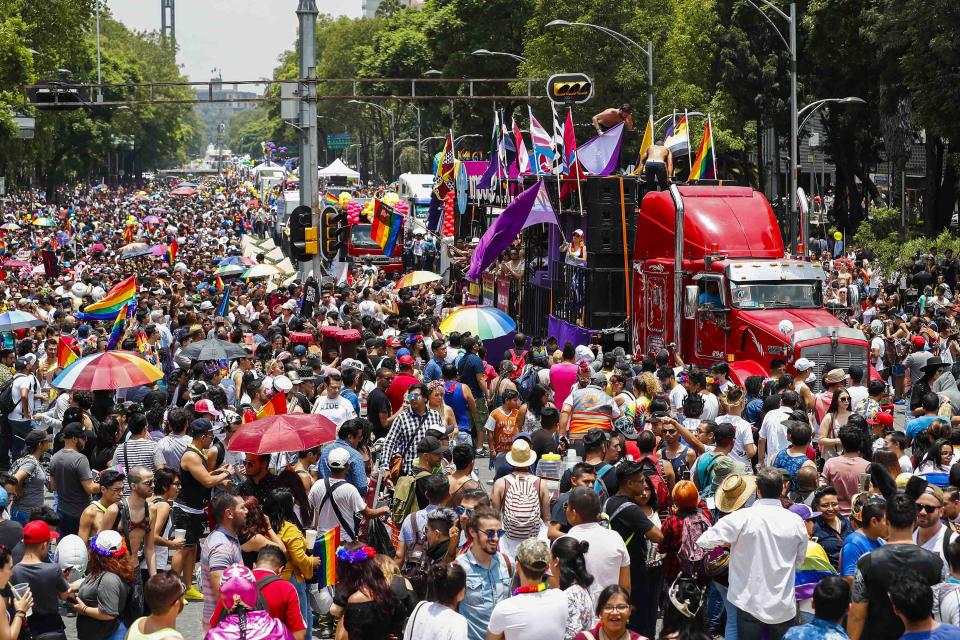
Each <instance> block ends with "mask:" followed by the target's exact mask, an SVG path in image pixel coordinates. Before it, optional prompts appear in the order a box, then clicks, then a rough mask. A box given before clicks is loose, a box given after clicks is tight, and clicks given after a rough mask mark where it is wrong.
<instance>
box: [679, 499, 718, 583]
mask: <svg viewBox="0 0 960 640" xmlns="http://www.w3.org/2000/svg"><path fill="white" fill-rule="evenodd" d="M709 528H710V520H708V519H707V517H706V516H705V515H704V514H703V511H701V510H700V509H697V510H696V511H695V512H694V513H692V514H691V515H689V516H687V517H686V518H684V520H683V531H682V532H681V534H680V549H679V550H678V551H677V566H678V567H679V568H680V576H686V577H688V578H694V579H696V578H700V577H702V576H704V575H706V572H707V551H706V549H703V548H701V547H700V546H698V545H697V539H698V538H699V537H700V536H701V535H703V532H704V531H706V530H707V529H709Z"/></svg>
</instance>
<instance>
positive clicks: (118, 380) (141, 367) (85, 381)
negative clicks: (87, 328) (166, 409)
mask: <svg viewBox="0 0 960 640" xmlns="http://www.w3.org/2000/svg"><path fill="white" fill-rule="evenodd" d="M162 377H163V371H160V369H157V368H156V367H155V366H153V365H152V364H150V363H149V362H147V361H146V360H144V359H143V358H142V357H140V354H138V353H133V352H132V351H105V352H104V353H95V354H93V355H91V356H87V357H85V358H80V359H79V360H77V361H76V362H74V363H73V364H71V365H70V366H69V367H67V368H66V369H64V370H63V371H62V372H61V373H60V375H58V376H57V377H56V378H54V380H53V386H55V387H57V388H58V389H73V390H80V391H101V390H113V389H126V388H128V387H139V386H140V385H144V384H149V383H151V382H156V381H157V380H159V379H160V378H162Z"/></svg>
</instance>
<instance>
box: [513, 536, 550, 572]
mask: <svg viewBox="0 0 960 640" xmlns="http://www.w3.org/2000/svg"><path fill="white" fill-rule="evenodd" d="M516 557H517V562H519V563H520V564H521V565H523V566H524V567H527V568H528V569H533V570H534V571H543V570H544V569H546V568H547V566H548V565H549V564H550V549H549V548H548V547H547V543H546V542H544V541H543V540H540V539H538V538H527V539H526V540H524V541H523V542H521V543H520V545H519V546H518V547H517V556H516Z"/></svg>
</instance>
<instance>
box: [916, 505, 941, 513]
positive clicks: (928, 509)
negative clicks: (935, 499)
mask: <svg viewBox="0 0 960 640" xmlns="http://www.w3.org/2000/svg"><path fill="white" fill-rule="evenodd" d="M939 508H940V505H933V504H919V503H917V511H920V510H921V509H923V510H924V511H926V512H927V513H933V512H934V511H936V510H937V509H939Z"/></svg>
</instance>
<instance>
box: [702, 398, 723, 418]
mask: <svg viewBox="0 0 960 640" xmlns="http://www.w3.org/2000/svg"><path fill="white" fill-rule="evenodd" d="M700 397H701V398H703V413H701V414H700V420H701V421H702V420H710V421H711V422H712V421H715V420H716V419H717V416H718V415H720V401H719V400H717V396H715V395H713V394H712V393H710V392H709V391H701V392H700Z"/></svg>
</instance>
